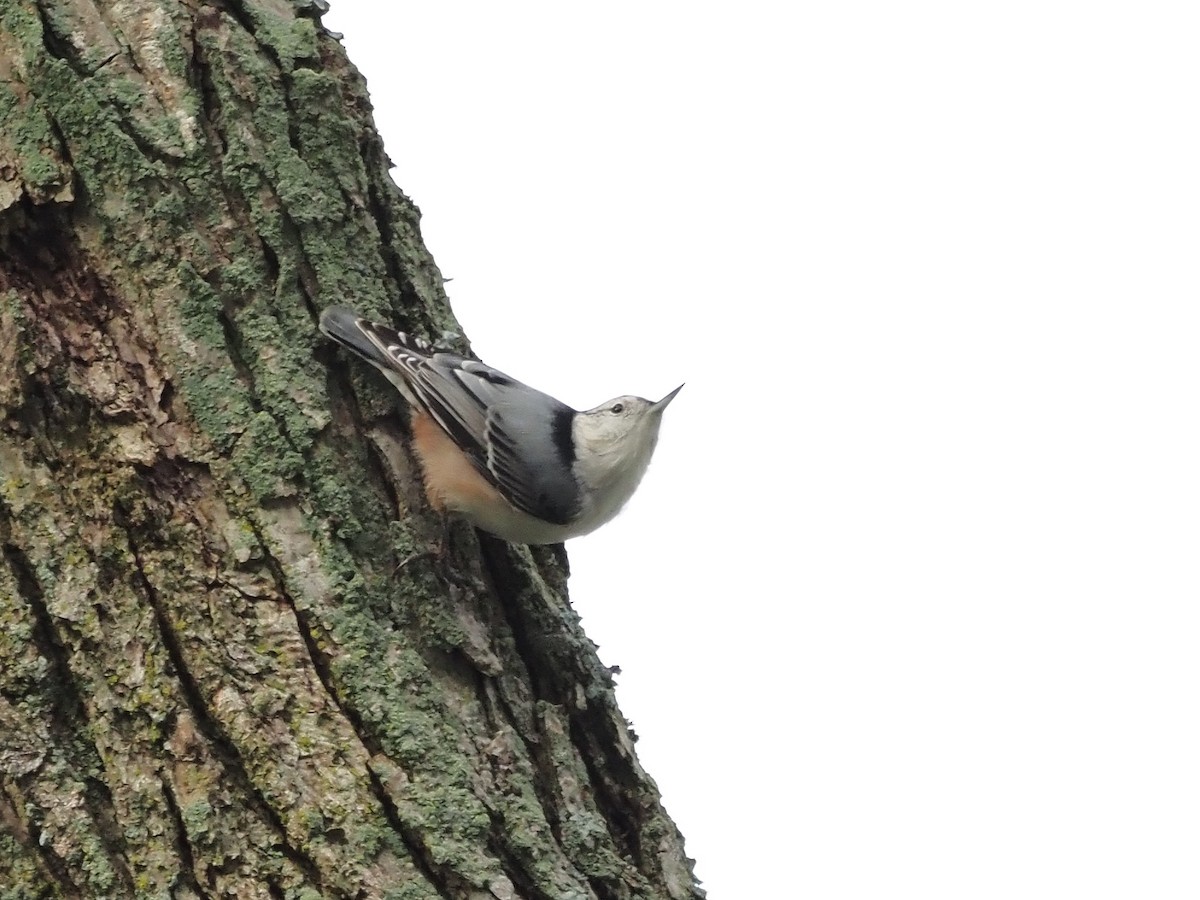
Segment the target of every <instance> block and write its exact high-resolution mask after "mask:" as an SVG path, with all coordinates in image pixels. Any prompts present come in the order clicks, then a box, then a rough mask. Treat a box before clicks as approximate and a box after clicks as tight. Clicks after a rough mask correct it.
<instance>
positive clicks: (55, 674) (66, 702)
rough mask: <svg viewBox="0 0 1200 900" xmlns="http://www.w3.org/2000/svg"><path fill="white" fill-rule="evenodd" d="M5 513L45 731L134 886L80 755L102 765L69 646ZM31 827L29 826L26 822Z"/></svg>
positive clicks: (101, 788)
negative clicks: (45, 685) (44, 668)
mask: <svg viewBox="0 0 1200 900" xmlns="http://www.w3.org/2000/svg"><path fill="white" fill-rule="evenodd" d="M7 520H8V515H7V511H5V521H4V523H3V524H4V528H3V535H4V537H5V543H4V544H3V546H2V547H0V552H2V554H3V556H4V559H5V561H6V562H7V563H8V567H9V569H10V570H11V572H12V574H13V579H14V581H15V582H16V585H17V593H18V594H19V595H20V597H21V599H22V600H24V601H25V603H26V605H27V606H28V607H29V610H30V613H31V614H32V616H33V641H34V644H35V645H36V646H37V649H38V653H39V654H40V655H41V656H42V658H43V659H45V660H46V663H47V665H48V666H49V669H50V673H51V679H50V680H51V681H52V683H53V686H54V687H53V689H52V690H48V691H46V695H47V700H48V702H49V704H50V707H51V709H52V711H53V712H52V715H51V717H50V722H49V726H50V730H51V732H52V733H53V734H54V735H55V737H56V738H57V740H58V743H59V749H60V750H61V752H62V753H63V754H64V756H66V757H67V759H69V760H70V761H71V763H72V764H74V765H76V766H78V768H79V774H78V778H79V780H80V783H81V784H82V786H83V790H82V792H81V795H82V799H83V805H84V808H85V809H86V810H87V813H88V816H89V817H90V818H91V820H92V822H93V823H94V824H95V831H96V834H97V836H98V837H99V838H100V844H101V846H102V847H103V849H104V855H105V858H106V859H107V860H108V863H109V865H110V866H111V867H112V870H113V874H114V877H115V878H116V879H117V881H118V882H119V883H120V884H121V886H122V887H123V888H125V889H126V890H130V891H131V890H132V889H133V877H132V876H131V874H130V872H129V865H128V863H127V862H126V860H125V840H124V837H123V836H122V834H121V829H120V827H119V825H118V823H117V817H116V811H115V808H114V806H113V799H112V794H111V793H110V792H109V789H108V786H107V785H106V784H104V783H103V782H102V781H100V780H98V779H97V778H96V777H95V776H94V775H92V774H89V769H90V768H91V766H90V765H89V764H88V763H87V762H85V761H83V760H81V759H79V758H78V757H79V756H80V755H83V756H93V755H94V757H95V759H94V765H95V767H96V768H97V769H103V765H104V762H103V759H102V758H101V757H100V754H99V751H98V750H97V749H96V747H95V745H94V744H92V743H90V742H88V741H87V739H86V735H87V733H88V727H89V720H88V714H87V707H86V706H85V705H84V702H83V698H82V697H81V696H80V695H79V691H78V689H77V687H76V683H75V677H74V675H73V674H72V672H71V663H70V658H71V656H70V651H69V650H68V649H67V647H66V645H65V644H64V643H63V641H62V639H61V638H60V637H59V635H58V632H57V631H56V629H55V627H54V620H53V618H52V616H51V614H50V609H49V607H48V606H47V605H46V599H45V596H44V595H43V593H42V587H41V585H40V584H39V583H38V580H37V576H36V575H35V573H34V571H33V567H32V566H31V565H30V563H29V560H28V559H27V558H26V557H25V551H24V550H22V549H21V548H20V547H18V546H16V545H15V544H12V543H10V542H9V541H8V539H9V538H10V537H11V535H10V534H8V530H9V529H8V521H7ZM30 827H31V829H32V828H33V827H34V826H33V824H32V823H31V825H30ZM37 845H38V847H39V849H45V848H43V847H42V843H41V839H40V836H39V837H38V840H37Z"/></svg>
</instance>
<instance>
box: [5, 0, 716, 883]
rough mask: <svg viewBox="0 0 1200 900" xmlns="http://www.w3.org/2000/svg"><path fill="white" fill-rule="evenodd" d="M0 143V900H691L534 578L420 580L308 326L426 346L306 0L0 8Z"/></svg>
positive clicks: (390, 191)
mask: <svg viewBox="0 0 1200 900" xmlns="http://www.w3.org/2000/svg"><path fill="white" fill-rule="evenodd" d="M403 40H404V36H403V35H398V36H397V41H398V44H397V63H398V66H402V65H403ZM413 77H415V76H414V75H413V74H412V73H410V78H413ZM408 87H409V88H411V89H414V90H419V89H420V85H419V83H415V82H410V84H409V86H408ZM0 123H2V128H0V898H42V897H165V896H170V897H179V898H217V897H236V898H244V897H262V898H279V897H294V898H316V897H346V898H350V897H355V898H358V897H363V898H366V897H388V898H397V900H399V898H404V900H416V898H472V900H475V898H489V897H494V898H499V900H507V898H530V900H543V898H635V897H638V898H696V897H701V896H703V892H702V891H701V890H700V889H699V888H698V887H697V886H696V884H695V881H694V878H693V876H692V872H691V862H690V861H689V860H688V859H687V858H686V856H685V855H684V852H683V842H682V839H681V837H680V835H679V833H678V831H677V830H676V828H675V827H674V825H673V824H672V823H671V821H670V820H669V819H668V818H667V816H666V815H665V813H664V812H663V810H662V808H661V805H660V801H659V795H658V792H657V790H656V788H655V786H654V784H653V782H652V781H651V780H650V779H649V777H648V776H647V775H646V774H645V772H644V771H643V770H642V769H641V767H640V766H639V765H638V762H637V759H636V757H635V754H634V749H633V742H632V741H633V739H632V736H631V733H630V731H629V729H628V727H627V725H626V723H625V721H624V719H623V718H622V716H621V714H620V712H619V711H618V709H617V706H616V703H615V700H614V697H613V689H612V679H611V676H610V673H609V672H608V670H607V669H605V667H604V666H602V665H601V663H600V662H599V660H598V658H597V656H596V653H595V647H594V646H593V645H592V644H591V643H590V642H589V641H588V639H587V638H586V636H585V635H584V634H583V632H582V630H581V629H580V627H579V622H578V618H577V617H576V615H575V614H574V613H573V612H572V610H571V608H570V605H569V604H568V602H567V595H566V585H565V581H566V558H565V555H564V554H563V553H562V552H561V548H549V549H541V550H534V551H531V550H530V549H529V548H525V547H515V546H509V545H506V544H503V543H501V542H499V541H496V540H493V539H490V538H488V537H487V536H483V535H477V534H476V533H475V532H473V531H471V530H470V529H469V528H466V527H465V526H462V525H458V526H455V527H454V529H453V530H452V531H451V541H450V545H449V550H448V552H447V555H446V556H445V558H443V559H439V558H437V557H431V556H428V555H422V552H423V551H424V550H425V549H426V548H428V547H429V546H431V545H432V544H434V543H436V542H437V539H438V536H439V534H440V529H441V525H440V523H439V522H438V521H437V519H436V517H434V516H433V515H432V514H431V513H430V512H429V511H428V509H427V507H426V506H425V503H424V500H423V498H422V497H421V494H420V491H419V488H418V487H417V485H416V480H415V479H414V464H413V461H412V459H411V457H410V456H409V454H408V450H407V445H406V434H405V425H404V420H403V418H402V417H401V415H400V413H399V411H398V409H397V402H396V396H395V394H394V392H393V391H392V390H391V389H390V387H388V386H387V384H386V382H384V381H383V380H382V379H381V378H378V377H377V376H376V375H375V374H374V373H372V372H370V371H368V370H367V367H364V366H361V365H358V364H355V363H351V362H349V361H348V360H347V358H346V357H345V356H343V355H342V354H340V353H339V352H337V351H335V350H334V349H333V348H332V347H331V346H329V345H328V343H327V342H325V341H324V340H323V339H322V338H321V337H320V336H319V334H318V333H317V331H316V328H315V322H316V315H317V312H318V310H319V308H320V307H321V306H324V305H326V304H328V303H333V302H350V303H352V304H353V305H355V306H357V307H359V308H361V309H362V310H364V311H366V312H369V313H372V314H374V315H376V316H378V317H380V318H382V319H385V320H389V321H392V322H397V323H399V324H400V326H401V327H403V328H405V329H406V330H410V331H414V332H417V333H423V334H426V335H429V336H432V337H434V338H437V337H439V336H441V335H442V334H443V333H445V332H451V333H453V332H454V331H455V329H456V326H455V323H454V320H453V318H452V316H451V314H450V312H449V308H448V306H447V304H446V300H445V295H444V293H443V290H442V282H441V276H440V274H439V272H438V270H437V268H436V266H435V265H434V263H433V261H432V259H431V258H430V257H429V254H428V253H427V251H426V250H425V248H424V246H423V245H422V243H421V238H420V232H419V228H418V212H417V210H416V208H415V207H414V206H413V204H412V203H411V202H410V201H409V200H408V199H407V198H406V197H405V196H404V195H403V194H402V193H401V192H400V191H399V190H398V189H397V188H396V187H395V185H394V184H393V183H392V182H391V180H390V178H389V176H388V174H387V169H388V162H387V159H386V157H385V155H384V153H383V149H382V146H381V144H380V140H379V137H378V135H377V134H376V132H375V130H374V127H373V124H372V121H371V111H370V103H369V101H368V98H367V93H366V88H365V85H364V83H363V81H362V78H361V77H360V76H359V75H358V73H357V72H356V71H355V70H354V69H353V67H352V66H351V65H350V64H349V62H348V61H347V60H346V58H345V55H344V52H343V50H342V48H341V46H340V45H339V44H338V43H337V42H336V40H335V39H334V38H333V37H331V36H330V35H329V34H328V33H327V32H325V31H324V29H323V28H322V27H321V25H320V23H319V13H318V11H317V9H316V4H315V3H313V2H312V0H308V2H305V0H296V2H292V3H286V2H283V0H210V2H204V0H186V2H177V0H111V2H110V0H105V2H95V3H94V2H92V0H57V2H53V0H40V2H33V0H0ZM413 125H414V127H413V132H412V135H411V138H412V139H413V140H421V132H420V128H421V123H413ZM450 339H454V338H453V337H451V338H450ZM459 340H460V341H461V339H459Z"/></svg>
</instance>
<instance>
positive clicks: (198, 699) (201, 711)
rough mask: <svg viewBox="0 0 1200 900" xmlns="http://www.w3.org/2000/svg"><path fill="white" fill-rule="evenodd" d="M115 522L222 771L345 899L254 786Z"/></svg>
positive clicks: (123, 523) (315, 876) (282, 844)
mask: <svg viewBox="0 0 1200 900" xmlns="http://www.w3.org/2000/svg"><path fill="white" fill-rule="evenodd" d="M114 521H115V523H116V524H117V526H118V527H120V528H121V529H122V530H124V532H125V536H126V540H127V542H128V544H129V552H130V554H131V555H132V556H133V560H134V567H133V576H134V580H135V582H136V583H137V586H138V587H139V588H140V589H141V591H142V593H143V595H144V596H145V597H146V602H147V603H148V604H149V606H150V609H151V611H152V612H153V615H154V621H155V625H156V626H157V628H158V632H159V637H160V639H161V640H162V643H163V647H164V648H165V649H166V651H167V658H168V659H170V661H171V666H172V668H174V670H175V677H176V679H177V680H178V682H179V686H180V690H181V692H182V694H183V697H184V700H185V701H186V702H187V705H188V708H189V709H190V710H191V712H192V715H193V716H194V717H195V719H196V726H197V728H198V729H199V730H200V731H201V732H202V733H203V734H204V735H205V737H206V738H208V741H209V743H210V745H211V746H212V747H213V749H214V750H215V751H216V754H217V756H218V758H219V760H220V762H221V766H222V769H223V770H224V771H225V772H226V773H227V774H228V775H229V776H230V778H231V779H232V780H233V782H234V783H235V784H236V785H237V787H238V788H239V789H240V791H241V793H242V795H243V796H244V797H245V799H246V801H247V806H248V807H249V808H250V809H252V810H253V811H254V812H255V813H256V814H257V815H258V816H259V817H260V818H261V819H262V821H263V822H265V823H266V824H267V825H268V826H269V827H270V828H271V829H272V831H274V832H275V834H276V835H277V836H278V840H279V843H278V846H279V849H280V852H281V853H282V854H283V855H284V856H285V857H286V858H287V859H288V860H289V861H290V862H291V863H292V864H293V865H295V866H296V867H297V868H298V869H300V871H302V872H303V873H304V875H305V877H306V878H308V879H309V881H311V882H312V883H313V884H314V885H315V886H316V887H317V888H318V889H319V890H321V891H325V892H328V893H330V895H331V896H344V895H343V894H342V893H341V892H340V891H337V890H336V889H335V888H334V887H333V886H332V885H326V883H325V878H324V876H323V875H322V873H321V870H320V868H319V867H318V866H317V864H316V862H315V861H314V860H313V859H311V858H310V857H309V856H308V855H307V854H306V853H305V852H304V851H303V850H301V849H300V848H299V847H296V846H294V845H293V844H292V842H291V839H290V837H289V835H288V833H287V828H286V827H285V825H284V823H283V820H282V818H281V817H280V815H279V813H278V812H277V811H276V810H275V809H274V808H273V807H272V806H271V804H270V803H269V802H268V801H267V799H266V798H265V797H264V796H263V794H262V791H261V790H259V788H258V787H257V786H256V785H255V784H254V781H253V779H252V778H251V777H250V773H249V772H248V771H247V769H246V765H245V763H244V762H243V760H242V755H241V752H240V751H239V750H238V748H237V745H236V744H235V743H234V741H233V739H232V738H231V737H230V736H229V735H228V734H227V733H226V732H225V729H224V728H223V727H222V726H221V724H220V722H219V721H217V719H216V717H215V716H213V715H212V713H211V712H210V711H209V708H208V703H207V701H206V700H205V699H204V695H203V693H202V692H201V690H200V685H199V684H197V682H196V680H195V678H194V677H193V676H192V673H191V670H190V669H189V668H188V665H187V661H186V660H185V659H184V655H183V647H182V646H181V644H180V642H179V637H178V635H176V633H175V630H174V628H173V627H172V625H171V622H170V619H169V618H168V616H167V610H166V607H165V604H164V603H163V600H162V598H161V597H160V596H159V594H158V591H157V590H156V589H155V587H154V585H153V584H152V583H151V581H150V578H149V576H148V575H147V574H146V570H145V565H144V561H143V559H142V554H141V550H140V549H139V547H138V545H137V543H136V542H135V540H134V538H133V533H132V529H131V527H130V523H129V521H128V514H127V512H126V511H125V510H124V509H122V508H121V507H120V506H119V505H118V506H117V508H116V509H115V510H114Z"/></svg>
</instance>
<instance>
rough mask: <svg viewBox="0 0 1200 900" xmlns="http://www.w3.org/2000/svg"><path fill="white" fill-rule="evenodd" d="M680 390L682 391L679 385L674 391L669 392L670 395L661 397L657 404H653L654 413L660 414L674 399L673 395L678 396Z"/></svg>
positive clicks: (681, 386)
mask: <svg viewBox="0 0 1200 900" xmlns="http://www.w3.org/2000/svg"><path fill="white" fill-rule="evenodd" d="M682 390H683V385H682V384H681V385H680V386H679V387H677V388H675V390H673V391H671V393H669V394H667V396H665V397H663V398H662V399H661V400H659V401H658V402H657V403H655V404H654V411H655V412H662V411H663V410H664V409H666V408H667V404H668V403H670V402H671V401H672V400H674V399H675V395H676V394H678V393H679V392H680V391H682Z"/></svg>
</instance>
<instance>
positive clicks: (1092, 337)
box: [324, 0, 1200, 900]
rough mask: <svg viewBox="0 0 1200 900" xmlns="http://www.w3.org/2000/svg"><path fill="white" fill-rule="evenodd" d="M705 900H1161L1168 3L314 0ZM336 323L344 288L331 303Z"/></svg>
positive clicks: (1199, 61) (1190, 587) (1168, 397)
mask: <svg viewBox="0 0 1200 900" xmlns="http://www.w3.org/2000/svg"><path fill="white" fill-rule="evenodd" d="M324 21H325V24H326V25H327V27H329V28H330V29H333V30H335V31H340V32H342V33H343V34H344V43H345V46H346V48H347V50H348V52H349V54H350V57H351V59H352V60H353V61H354V62H355V63H356V64H357V66H358V67H359V68H360V70H362V72H363V73H364V74H365V75H366V77H367V80H368V86H369V88H370V91H371V96H372V100H373V103H374V105H375V109H376V121H377V124H378V126H379V128H380V131H381V133H382V134H383V137H384V141H385V145H386V147H387V150H388V152H389V155H390V156H391V158H392V160H393V162H394V163H395V168H394V169H393V172H392V174H393V177H394V178H395V179H396V182H397V183H398V184H399V185H400V186H401V188H402V189H403V190H404V191H405V193H407V194H408V195H409V196H410V197H412V198H413V200H414V201H415V202H416V203H417V205H418V206H419V207H420V208H421V210H422V213H423V226H422V229H423V233H424V236H425V240H426V244H427V246H428V247H429V248H430V250H431V251H432V253H433V254H434V257H435V258H436V260H437V262H438V264H439V266H440V268H441V270H442V272H443V274H444V275H445V276H446V277H447V278H448V279H452V280H451V281H450V282H449V283H448V285H447V291H448V293H449V296H450V299H451V302H452V305H453V308H454V311H455V313H456V315H457V317H458V319H459V321H460V322H461V324H462V325H463V327H464V329H465V331H466V334H467V335H468V337H469V338H470V339H471V341H472V343H473V348H474V350H475V352H476V353H477V354H478V355H479V356H480V357H481V358H482V359H484V360H485V361H487V362H488V363H490V364H491V365H493V366H496V367H498V368H500V369H502V370H504V371H506V372H508V373H509V374H511V375H513V376H515V377H517V378H520V379H521V380H523V381H526V382H528V383H529V384H532V385H534V386H536V387H538V388H540V389H542V390H545V391H547V392H548V393H551V394H553V395H555V396H557V397H559V398H560V399H562V400H564V401H565V402H567V403H570V404H572V405H573V406H576V407H577V408H589V407H591V406H594V405H597V404H599V403H600V402H601V401H603V400H606V399H608V398H609V397H612V396H616V395H620V394H626V393H633V394H639V395H642V396H646V397H650V398H657V397H660V396H662V395H663V394H665V393H666V392H667V391H669V390H671V389H672V388H674V387H675V386H676V385H678V384H679V383H680V382H686V385H687V386H686V387H685V388H684V390H683V392H682V393H681V394H680V395H679V396H678V398H676V400H675V402H674V403H673V404H672V406H671V408H670V410H669V411H668V412H667V414H666V416H665V422H664V425H663V432H662V438H661V441H660V445H659V448H658V451H657V453H656V456H655V460H654V463H653V464H652V466H651V468H650V471H649V473H648V475H647V477H646V480H645V482H644V483H643V485H642V487H641V489H640V490H639V493H638V495H637V496H635V498H634V500H633V501H632V502H631V503H630V505H629V507H628V508H627V509H626V510H625V512H624V513H623V514H622V515H621V516H620V517H618V518H617V519H616V520H615V521H614V522H612V523H611V524H609V525H607V526H606V527H605V528H603V529H601V530H600V531H598V532H596V533H595V534H593V535H590V536H587V537H584V538H580V539H577V540H575V541H572V542H570V543H569V544H568V550H569V553H570V559H571V569H572V577H571V594H572V602H573V604H574V606H575V608H576V610H577V611H578V612H579V613H580V614H581V615H582V617H583V623H584V627H585V628H586V629H587V631H588V633H589V635H590V636H591V637H592V639H593V640H594V641H595V642H596V643H597V644H598V645H599V646H600V655H601V658H602V659H603V661H604V662H605V663H606V664H608V665H619V666H620V667H621V670H622V673H621V675H620V676H619V679H618V685H619V686H618V699H619V701H620V703H621V707H622V709H623V711H624V712H625V714H626V716H627V717H628V718H629V719H631V720H632V722H633V725H634V728H635V730H636V732H637V734H638V735H639V742H638V745H637V747H638V753H639V757H640V759H641V761H642V763H643V765H644V766H645V767H646V768H647V770H648V771H649V772H650V773H651V774H652V776H653V777H654V778H655V780H656V781H657V783H658V785H659V787H660V789H661V790H662V793H663V798H664V802H665V805H666V807H667V810H668V812H669V813H670V814H671V815H672V817H673V818H674V820H675V821H676V823H677V824H678V825H679V827H680V829H681V831H682V832H683V834H684V836H685V838H686V841H687V850H688V853H689V855H690V856H692V857H693V858H695V859H696V860H697V863H696V872H697V874H698V876H699V877H700V878H701V879H702V880H703V882H704V886H705V887H706V888H707V890H708V892H709V897H710V898H711V900H735V898H736V900H740V898H748V897H782V896H795V897H814V898H822V900H824V898H872V900H874V898H878V897H881V896H882V897H894V896H920V897H921V898H923V900H940V898H947V900H949V898H954V900H959V898H962V897H970V898H973V900H978V898H992V897H995V898H1006V900H1007V898H1011V897H1014V896H1020V897H1023V898H1055V900H1058V898H1062V897H1084V896H1086V897H1088V898H1108V897H1112V898H1117V897H1120V898H1128V897H1133V896H1146V897H1155V898H1158V900H1169V898H1176V897H1178V898H1183V897H1188V898H1194V897H1196V896H1200V865H1197V863H1196V861H1197V859H1200V856H1198V855H1197V854H1198V852H1200V851H1198V850H1197V846H1198V845H1200V714H1198V713H1200V711H1198V706H1200V572H1198V569H1200V565H1198V564H1200V552H1198V551H1200V422H1198V403H1197V400H1198V397H1197V390H1198V387H1200V352H1198V350H1200V328H1198V326H1200V305H1198V300H1200V252H1198V251H1200V117H1198V115H1197V105H1198V103H1200V54H1198V53H1197V52H1196V50H1195V35H1196V34H1197V26H1200V11H1197V10H1196V9H1195V7H1194V5H1189V4H1183V3H1156V2H1149V3H1142V4H1137V5H1134V4H1113V3H1088V4H1084V3H1069V2H1058V0H1043V2H1038V3H1031V2H1011V3H1004V4H963V3H949V2H942V3H932V2H916V3H911V4H897V3H882V2H849V3H822V4H814V3H799V4H784V3H762V2H753V0H751V2H740V3H738V4H731V3H727V4H716V3H689V4H683V3H676V2H658V3H645V2H643V3H639V4H633V3H627V2H622V0H617V2H614V3H609V4H605V5H603V6H595V5H585V4H561V3H558V4H550V3H540V2H539V3H528V2H525V3H523V2H517V3H514V4H486V5H485V4H475V3H471V4H466V3H461V2H440V3H434V2H430V0H426V2H422V3H409V2H396V3H391V4H379V3H368V2H365V0H333V8H332V10H331V11H330V13H329V14H327V15H326V17H325V19H324ZM346 299H347V300H350V299H352V298H346Z"/></svg>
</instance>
